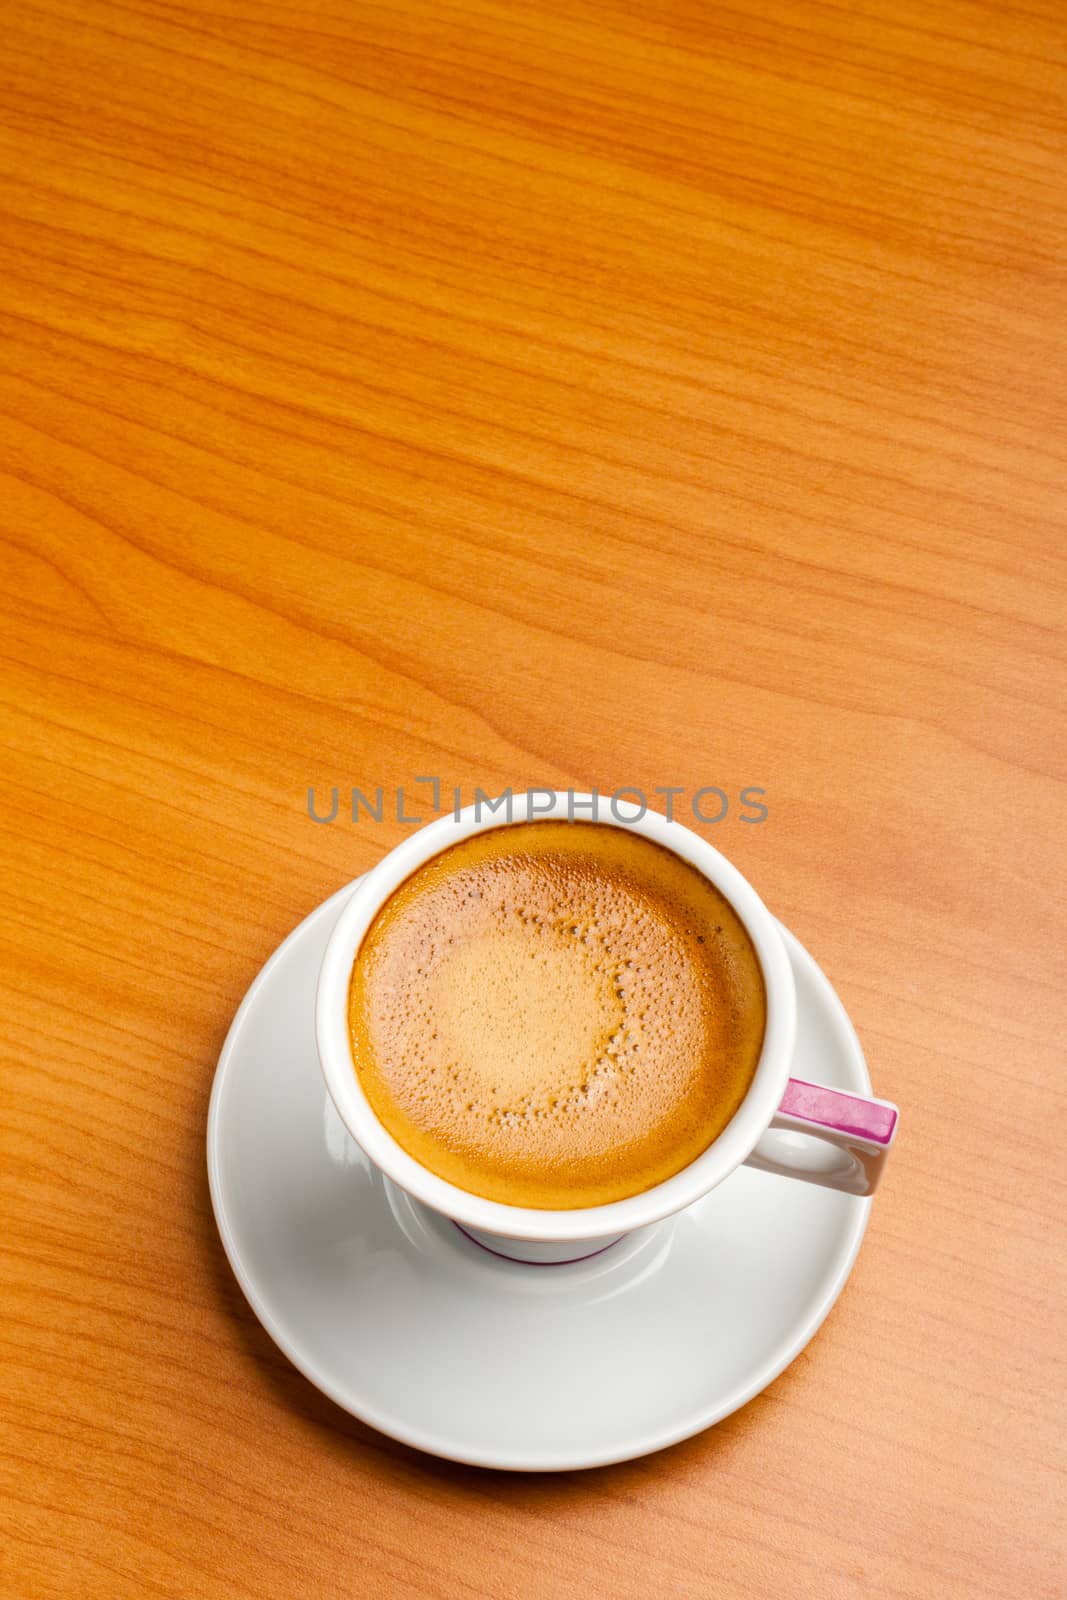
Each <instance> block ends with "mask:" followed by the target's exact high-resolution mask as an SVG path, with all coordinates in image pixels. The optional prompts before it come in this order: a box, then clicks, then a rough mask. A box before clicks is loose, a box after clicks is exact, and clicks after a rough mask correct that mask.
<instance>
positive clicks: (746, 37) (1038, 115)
mask: <svg viewBox="0 0 1067 1600" xmlns="http://www.w3.org/2000/svg"><path fill="white" fill-rule="evenodd" d="M4 46H5V47H4V51H3V55H2V59H0V74H2V80H3V93H2V100H0V104H2V110H0V175H2V176H0V185H2V193H0V205H2V215H3V223H2V228H0V257H2V280H0V281H2V290H0V299H2V312H0V330H2V335H3V350H2V355H0V389H2V394H0V471H2V474H3V477H2V482H3V494H2V499H0V517H2V535H3V578H4V582H3V613H4V625H3V637H2V643H0V655H2V658H3V659H2V676H3V689H2V704H3V713H2V714H3V730H2V745H3V757H4V765H3V778H4V781H3V788H2V809H3V814H2V835H0V837H2V849H3V880H2V881H3V888H4V894H5V913H4V918H3V923H2V928H0V937H2V940H3V948H4V957H5V960H4V976H3V985H4V1025H3V1035H4V1053H3V1107H4V1111H3V1126H4V1131H3V1147H2V1192H3V1197H4V1215H3V1225H2V1234H0V1249H2V1252H3V1271H2V1279H3V1303H4V1322H3V1334H2V1338H3V1347H2V1348H3V1365H2V1388H3V1395H4V1400H5V1411H6V1423H5V1428H4V1430H3V1433H2V1438H0V1451H2V1458H3V1480H2V1481H3V1518H4V1537H3V1541H2V1543H3V1548H2V1555H0V1575H2V1576H0V1592H2V1594H3V1596H4V1600H38V1597H45V1596H49V1597H51V1596H62V1597H63V1600H81V1597H93V1600H96V1597H107V1600H114V1597H125V1596H131V1597H132V1596H136V1597H138V1600H141V1597H144V1596H151V1595H156V1594H159V1595H167V1596H176V1597H181V1600H214V1597H223V1596H225V1597H230V1596H233V1597H239V1596H253V1597H256V1600H267V1597H275V1596H277V1597H279V1600H293V1597H299V1600H317V1597H331V1600H334V1597H337V1596H342V1595H343V1596H348V1595H381V1596H388V1597H401V1596H432V1597H442V1600H445V1597H447V1600H482V1597H492V1600H511V1597H518V1600H570V1597H575V1600H578V1597H580V1600H646V1597H647V1596H655V1597H660V1596H667V1597H671V1600H676V1597H694V1600H697V1597H699V1600H707V1597H711V1596H716V1597H719V1596H722V1597H734V1596H736V1597H738V1600H742V1597H757V1600H763V1597H765V1596H779V1595H780V1596H788V1597H790V1600H794V1597H806V1596H811V1597H819V1600H823V1597H826V1596H831V1597H852V1596H856V1597H859V1596H862V1597H864V1600H866V1597H868V1596H874V1597H894V1600H916V1597H927V1596H929V1597H931V1600H944V1597H946V1596H949V1597H954V1596H960V1597H971V1596H975V1597H978V1596H989V1597H996V1600H1004V1597H1012V1600H1014V1597H1016V1596H1019V1597H1021V1596H1025V1597H1027V1600H1031V1597H1038V1596H1042V1597H1052V1596H1060V1595H1062V1594H1063V1593H1064V1592H1065V1586H1067V1557H1065V1551H1064V1542H1063V1537H1062V1527H1063V1523H1062V1506H1063V1502H1062V1499H1061V1498H1060V1495H1061V1494H1062V1488H1063V1476H1062V1472H1063V1467H1064V1452H1063V1446H1064V1432H1065V1430H1064V1426H1063V1424H1064V1415H1063V1410H1062V1406H1061V1404H1060V1401H1059V1398H1058V1397H1059V1395H1060V1392H1061V1391H1060V1389H1059V1387H1058V1385H1057V1381H1056V1380H1057V1376H1058V1375H1059V1376H1060V1377H1062V1368H1060V1371H1059V1374H1057V1367H1056V1361H1057V1351H1058V1350H1059V1351H1062V1339H1063V1333H1064V1324H1063V1320H1062V1312H1063V1298H1064V1297H1063V1284H1064V1261H1063V1252H1062V1249H1058V1248H1057V1247H1058V1245H1061V1244H1062V1224H1063V1197H1064V1178H1065V1173H1064V1165H1063V1140H1064V1133H1063V1129H1064V1123H1063V1115H1064V1113H1063V1052H1064V1036H1065V1032H1067V1016H1065V1008H1064V979H1065V971H1064V959H1063V951H1064V914H1063V903H1062V888H1063V870H1064V865H1065V862H1064V837H1065V835H1064V824H1065V820H1067V818H1065V805H1064V788H1063V779H1064V755H1065V741H1064V721H1063V718H1062V715H1061V710H1062V705H1063V700H1064V690H1065V679H1064V674H1063V670H1062V667H1063V658H1064V630H1063V622H1064V603H1065V601H1064V596H1065V578H1067V562H1065V559H1064V558H1065V554H1067V547H1065V543H1064V535H1063V510H1064V506H1065V504H1067V472H1065V459H1064V458H1065V453H1067V452H1065V445H1064V421H1065V410H1067V408H1065V405H1064V378H1065V374H1067V366H1065V363H1064V356H1065V345H1067V337H1065V319H1064V312H1065V309H1067V296H1065V294H1064V285H1063V262H1064V248H1065V245H1067V184H1065V179H1064V164H1063V163H1064V151H1065V140H1064V128H1065V125H1064V120H1063V113H1062V98H1061V96H1062V92H1063V89H1064V87H1065V74H1064V70H1063V66H1064V61H1065V58H1067V13H1065V12H1064V9H1063V6H1062V4H1061V3H1059V0H1029V3H1028V5H1027V6H1026V7H1019V8H1015V7H1008V6H1005V5H1002V4H996V5H994V4H992V3H989V4H985V5H983V4H979V3H972V0H942V3H941V4H939V5H938V6H936V7H930V6H929V5H926V4H922V3H920V0H868V3H867V4H866V6H865V7H862V8H861V7H853V6H851V5H841V4H837V5H835V4H830V3H828V0H827V3H816V0H811V3H801V0H796V3H791V0H760V3H759V4H747V5H737V6H728V7H717V6H711V5H704V4H698V3H696V0H677V3H674V4H670V5H667V6H661V7H659V8H656V7H654V6H653V7H647V6H639V5H636V4H633V3H628V0H613V3H612V0H605V3H600V4H594V3H592V0H531V3H529V4H524V5H518V4H510V3H505V0H465V3H459V0H451V3H448V4H445V5H442V6H440V7H438V6H433V5H429V4H426V3H423V0H408V3H406V4H375V5H362V4H358V3H353V0H344V3H342V0H312V3H308V4H304V5H299V6H298V5H295V4H290V5H281V4H277V3H275V0H262V3H260V4H253V3H251V0H246V3H244V4H237V3H236V0H212V4H210V5H208V4H207V3H206V0H192V3H190V4H184V5H177V4H174V3H173V0H121V3H120V0H36V3H33V0H11V4H9V5H8V6H7V7H6V8H5V20H4ZM429 774H436V775H438V776H440V778H441V779H442V782H443V783H444V784H445V785H446V792H448V789H449V787H450V786H455V785H458V786H460V788H461V791H462V793H463V795H464V796H465V797H467V798H470V797H472V794H473V788H474V786H475V785H476V784H477V785H481V786H484V787H485V788H487V789H499V788H502V787H504V786H506V785H507V784H514V785H517V786H523V787H524V786H526V785H527V784H544V783H549V784H556V785H559V786H568V785H574V786H578V787H582V788H585V787H589V786H594V785H595V786H596V787H597V788H599V789H601V790H604V791H607V790H612V789H615V788H617V787H618V786H620V785H623V784H626V785H635V786H640V787H643V788H644V789H645V790H646V791H651V790H652V789H654V788H655V787H657V786H664V785H680V786H684V787H685V788H686V789H687V790H688V791H689V792H692V791H693V790H695V789H697V788H699V787H701V786H718V787H721V788H722V789H724V790H725V791H726V793H727V796H728V800H729V810H728V813H727V815H726V816H725V817H724V818H723V820H722V821H721V822H719V823H708V824H706V825H703V826H702V831H703V832H704V834H705V836H706V837H708V838H710V839H712V840H713V841H714V843H716V844H717V845H719V846H720V847H721V848H722V849H724V850H725V851H726V853H727V854H728V855H730V856H731V857H732V858H733V859H734V860H735V861H736V862H737V863H738V865H739V866H740V867H741V868H742V870H743V871H745V872H746V873H747V874H748V875H749V876H750V877H751V878H752V879H753V881H754V882H755V883H756V884H757V886H758V887H759V888H760V889H761V890H762V891H763V893H764V895H765V897H766V898H767V900H768V901H769V903H770V904H771V906H772V907H773V909H774V910H775V911H776V912H777V913H778V914H779V915H780V916H781V917H783V918H784V919H785V920H786V921H787V922H788V923H789V924H790V926H791V927H792V928H793V929H794V930H795V931H796V932H797V934H798V935H799V936H800V938H801V939H802V940H803V941H804V942H805V943H806V944H807V945H808V946H809V948H810V949H811V950H812V951H813V952H814V954H815V955H816V957H817V958H818V959H819V961H820V962H821V963H822V964H823V966H824V968H825V969H826V971H827V972H828V973H829V975H830V976H831V978H832V980H833V981H834V982H835V984H836V985H837V986H838V988H839V990H840V993H841V994H842V996H843V997H844V999H845V1002H846V1004H847V1005H848V1007H849V1009H850V1011H851V1013H852V1015H853V1017H854V1019H855V1021H856V1024H857V1027H858V1029H859V1032H860V1035H861V1037H862V1039H863V1041H864V1044H865V1047H866V1050H867V1054H868V1058H869V1062H870V1066H871V1071H872V1075H873V1078H874V1081H875V1084H876V1087H877V1089H878V1090H879V1091H880V1092H881V1093H883V1094H885V1095H887V1096H890V1097H892V1098H894V1099H896V1100H898V1101H899V1102H900V1104H901V1106H902V1107H903V1110H904V1124H903V1126H904V1132H903V1135H902V1138H901V1140H900V1142H899V1146H898V1149H897V1151H896V1152H895V1154H894V1158H893V1161H892V1163H891V1168H890V1172H889V1175H888V1177H887V1180H886V1183H885V1185H884V1187H883V1190H882V1193H881V1194H880V1196H879V1198H878V1200H877V1201H876V1203H875V1208H874V1212H873V1215H872V1223H871V1227H870V1230H869V1232H868V1236H867V1242H866V1244H865V1246H864V1249H863V1252H862V1255H861V1257H860V1260H859V1263H858V1266H857V1269H856V1272H855V1274H854V1277H853V1278H852V1280H851V1282H850V1284H849V1286H848V1288H847V1290H846V1292H845V1294H844V1296H843V1299H842V1301H841V1302H840V1304H839V1305H838V1306H837V1308H836V1309H835V1310H834V1312H833V1313H832V1315H831V1317H830V1319H829V1321H828V1323H827V1324H826V1326H825V1327H824V1328H823V1330H822V1331H821V1332H820V1333H819V1334H818V1336H817V1337H816V1339H815V1340H814V1342H813V1343H812V1345H811V1346H810V1347H809V1349H808V1350H807V1351H806V1352H805V1353H804V1355H803V1356H802V1357H801V1358H800V1359H799V1360H798V1361H797V1362H796V1363H795V1364H794V1365H793V1366H792V1367H791V1368H790V1369H789V1370H788V1371H787V1372H786V1373H785V1375H784V1376H783V1377H781V1378H780V1379H779V1380H778V1381H777V1382H776V1383H775V1384H774V1385H773V1386H772V1387H771V1388H770V1389H769V1391H768V1392H767V1393H765V1394H764V1395H762V1396H761V1397H760V1398H759V1399H757V1400H755V1401H754V1402H753V1403H752V1404H750V1405H749V1406H747V1407H746V1408H745V1409H744V1410H743V1411H741V1412H740V1413H739V1414H737V1415H735V1416H733V1417H732V1418H730V1419H729V1420H728V1421H726V1422H724V1423H722V1424H721V1426H719V1427H718V1428H715V1429H714V1430H712V1431H711V1432H709V1433H707V1434H705V1435H703V1436H702V1437H697V1438H694V1439H692V1440H690V1441H689V1442H688V1443H685V1444H683V1445H680V1446H677V1447H676V1448H674V1449H671V1450H669V1451H667V1452H665V1453H663V1454H661V1455H658V1456H655V1457H652V1458H649V1459H646V1460H643V1461H637V1462H633V1463H631V1464H629V1465H625V1466H621V1467H616V1468H612V1469H605V1470H598V1471H594V1472H590V1473H587V1474H578V1475H573V1476H561V1477H552V1476H544V1477H533V1478H523V1477H506V1476H503V1475H495V1474H493V1473H491V1472H486V1471H479V1470H473V1469H469V1468H462V1467H457V1466H452V1465H449V1464H446V1463H441V1462H438V1461H435V1460H432V1459H429V1458H424V1457H421V1456H419V1455H417V1454H416V1453H415V1452H412V1451H409V1450H407V1449H405V1448H402V1447H400V1446H399V1445H394V1444H392V1443H391V1442H389V1441H388V1440H386V1439H384V1438H382V1437H381V1436H379V1435H378V1434H376V1433H374V1432H372V1431H371V1430H370V1429H368V1428H366V1427H364V1426H362V1425H361V1424H360V1423H358V1422H356V1421H354V1420H352V1419H351V1418H349V1417H348V1416H347V1415H345V1414H343V1413H342V1412H341V1411H339V1410H337V1409H335V1408H334V1407H333V1406H332V1405H331V1404H330V1403H329V1402H327V1401H326V1400H325V1399H323V1398H322V1397H320V1395H319V1394H318V1393H317V1392H316V1391H314V1390H313V1389H312V1388H311V1387H310V1386H309V1385H308V1384H307V1383H306V1382H305V1381H304V1380H303V1379H302V1378H301V1377H300V1376H299V1375H298V1374H297V1373H296V1372H295V1371H294V1370H293V1369H292V1368H291V1367H290V1366H289V1365H288V1364H287V1362H286V1361H285V1359H284V1358H283V1357H282V1356H281V1355H280V1354H279V1353H278V1352H277V1351H276V1349H275V1348H274V1346H273V1345H272V1344H271V1342H270V1341H269V1339H268V1338H267V1336H266V1335H265V1334H264V1333H263V1332H262V1331H261V1329H260V1327H259V1325H258V1324H257V1322H256V1321H255V1319H254V1318H253V1316H252V1314H251V1312H250V1311H249V1309H248V1307H247V1306H246V1304H245V1302H244V1300H243V1298H242V1296H241V1294H240V1292H239V1290H238V1288H237V1286H236V1284H235V1282H234V1281H233V1279H232V1277H231V1274H230V1271H229V1268H228V1267H227V1264H226V1262H225V1259H224V1257H223V1254H222V1250H221V1247H220V1245H219V1242H218V1238H217V1235H216V1232H215V1228H214V1224H213V1220H212V1216H211V1211H210V1207H209V1203H208V1195H207V1185H206V1180H205V1173H204V1160H203V1135H204V1122H205V1114H206V1108H207V1099H208V1093H209V1089H210V1085H211V1080H212V1073H213V1071H214V1067H215V1062H216V1059H217V1056H218V1051H219V1047H220V1045H221V1043H222V1040H223V1037H224V1035H225V1032H226V1029H227V1026H228V1024H229V1021H230V1019H231V1017H232V1015H233V1012H234V1009H235V1007H236V1006H237V1004H238V1002H239V1000H240V998H241V996H242V994H243V993H244V991H245V989H246V988H247V986H248V984H249V982H250V981H251V979H252V977H253V976H254V974H255V973H256V971H257V969H258V968H259V966H260V965H261V963H262V962H263V960H264V959H265V957H266V956H267V955H268V954H269V953H270V951H271V950H272V949H274V947H275V946H276V945H277V944H278V942H279V941H280V940H281V939H282V938H283V936H284V935H285V934H286V933H287V932H288V931H289V930H290V929H291V928H292V927H293V926H294V925H295V923H296V922H298V921H299V919H300V918H301V917H303V916H304V915H305V914H306V913H307V912H308V911H309V910H310V909H311V908H312V907H313V906H314V905H316V904H317V903H318V902H319V901H320V900H321V899H323V898H324V897H325V896H326V895H327V894H329V893H330V892H331V891H333V890H334V889H336V888H337V887H338V886H339V885H340V884H341V883H343V882H344V881H346V880H347V879H348V878H350V877H352V876H353V875H355V874H356V873H358V872H359V871H361V870H362V869H364V868H365V867H367V866H368V865H370V864H371V863H372V862H373V861H374V860H376V859H377V858H378V856H379V855H380V854H381V853H382V852H383V851H384V850H385V849H387V848H388V847H390V846H391V845H392V844H393V843H395V842H396V840H397V839H398V838H399V837H401V835H402V834H403V833H404V832H405V831H406V825H402V824H400V823H398V822H397V821H396V820H395V815H394V814H393V812H392V809H391V801H390V802H387V808H386V813H385V817H384V820H383V822H382V823H381V825H371V824H369V823H368V821H367V819H366V817H365V815H364V816H363V817H362V818H361V821H360V822H359V823H358V824H353V823H352V822H351V821H346V820H345V812H344V802H342V811H341V815H340V816H339V818H338V820H337V821H336V822H335V823H334V824H332V825H329V826H325V825H316V824H315V823H313V822H312V821H311V820H310V818H309V815H308V806H307V794H308V789H309V787H314V788H315V789H316V792H317V794H318V796H319V797H320V800H321V801H323V802H324V800H325V797H326V796H327V794H328V792H329V788H330V786H331V785H333V784H338V785H339V786H340V789H341V794H342V796H344V795H346V794H347V791H348V790H350V788H351V787H352V786H353V785H356V786H359V787H361V788H363V789H364V791H366V792H370V791H373V790H374V789H375V788H376V787H377V786H379V785H381V786H383V788H384V790H385V793H386V795H387V796H392V795H393V794H394V793H395V790H396V789H397V788H398V787H404V788H405V790H406V794H407V797H408V802H409V803H408V811H409V813H410V812H412V811H414V812H415V813H416V814H417V815H419V816H422V817H425V816H428V815H429V814H430V797H429V790H428V788H427V787H426V786H423V787H421V788H420V787H419V786H418V785H416V784H415V782H414V780H415V778H416V777H417V776H418V775H429ZM746 786H758V787H761V788H763V789H765V791H766V800H765V803H766V805H767V811H768V814H767V819H766V821H765V822H764V823H763V824H762V825H760V826H753V825H746V824H745V823H744V822H743V821H742V819H741V814H740V811H741V808H740V804H739V800H738V797H739V793H740V790H741V789H742V788H743V787H746ZM711 804H712V802H710V801H706V802H705V808H706V809H710V806H711ZM1057 1319H1059V1320H1057ZM1057 1491H1059V1493H1058V1492H1057ZM1057 1523H1058V1529H1057Z"/></svg>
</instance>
